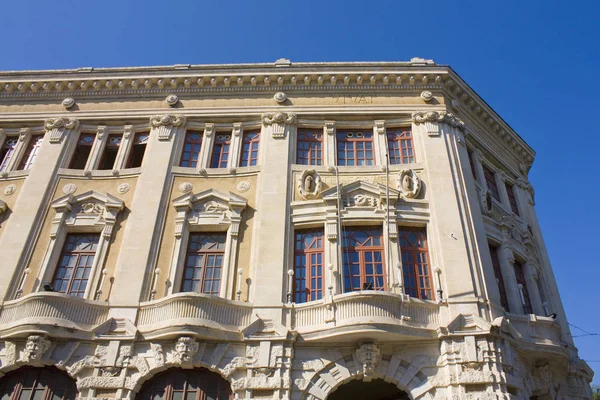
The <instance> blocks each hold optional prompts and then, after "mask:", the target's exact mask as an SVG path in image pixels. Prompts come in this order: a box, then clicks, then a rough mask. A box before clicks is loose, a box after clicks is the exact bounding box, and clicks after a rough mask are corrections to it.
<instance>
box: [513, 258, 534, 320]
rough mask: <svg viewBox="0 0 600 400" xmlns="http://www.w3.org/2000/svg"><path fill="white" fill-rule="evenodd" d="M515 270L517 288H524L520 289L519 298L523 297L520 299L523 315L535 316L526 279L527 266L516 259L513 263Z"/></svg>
mask: <svg viewBox="0 0 600 400" xmlns="http://www.w3.org/2000/svg"><path fill="white" fill-rule="evenodd" d="M513 269H514V271H515V279H516V281H517V287H518V286H519V285H521V287H522V288H518V289H520V290H519V296H522V297H520V298H519V303H521V306H522V308H523V313H524V314H535V312H534V311H533V305H532V303H531V296H530V295H529V290H528V288H527V279H526V278H525V265H524V263H522V262H520V261H519V260H516V259H515V261H514V263H513Z"/></svg>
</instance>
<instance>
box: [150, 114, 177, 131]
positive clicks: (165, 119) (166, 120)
mask: <svg viewBox="0 0 600 400" xmlns="http://www.w3.org/2000/svg"><path fill="white" fill-rule="evenodd" d="M183 125H185V116H183V115H173V114H165V115H154V116H152V117H150V126H151V127H153V128H159V127H161V126H164V127H171V126H175V127H179V126H183Z"/></svg>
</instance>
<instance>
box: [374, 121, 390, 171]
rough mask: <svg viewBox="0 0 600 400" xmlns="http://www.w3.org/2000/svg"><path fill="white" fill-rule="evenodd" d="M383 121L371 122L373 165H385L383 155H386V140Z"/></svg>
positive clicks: (385, 161)
mask: <svg viewBox="0 0 600 400" xmlns="http://www.w3.org/2000/svg"><path fill="white" fill-rule="evenodd" d="M385 136H386V129H385V121H384V120H376V121H373V154H374V156H375V164H374V165H384V166H385V165H387V160H386V157H385V155H386V154H387V150H388V149H387V138H386V137H385Z"/></svg>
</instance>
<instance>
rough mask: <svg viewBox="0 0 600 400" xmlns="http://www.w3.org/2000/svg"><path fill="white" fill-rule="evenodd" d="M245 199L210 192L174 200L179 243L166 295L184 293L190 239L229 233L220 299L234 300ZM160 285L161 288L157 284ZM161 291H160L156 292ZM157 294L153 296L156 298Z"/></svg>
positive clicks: (176, 245)
mask: <svg viewBox="0 0 600 400" xmlns="http://www.w3.org/2000/svg"><path fill="white" fill-rule="evenodd" d="M246 205H247V201H246V199H245V198H243V197H241V196H238V195H236V194H233V193H231V192H229V193H221V192H219V191H216V190H214V189H208V190H205V191H203V192H200V193H197V194H194V193H192V192H190V193H186V194H184V195H183V196H181V197H178V198H177V199H175V200H173V206H174V207H175V210H176V211H177V215H176V217H175V243H174V248H173V257H172V259H171V263H170V266H169V273H168V279H169V282H168V284H167V285H166V295H171V294H173V293H181V291H180V288H182V287H183V285H182V280H183V273H184V265H185V259H186V251H187V245H188V243H189V236H190V234H191V233H195V232H207V233H218V232H221V233H225V234H226V241H225V251H224V256H223V267H222V271H221V286H220V289H219V292H220V293H219V297H223V298H232V296H233V288H234V284H235V282H234V278H235V274H234V270H233V269H234V267H236V266H237V264H236V260H237V252H238V248H239V245H238V235H239V228H240V224H241V220H242V212H243V210H244V209H245V208H246ZM156 286H157V285H156ZM156 290H158V289H156ZM154 294H155V293H151V294H150V298H153V295H154Z"/></svg>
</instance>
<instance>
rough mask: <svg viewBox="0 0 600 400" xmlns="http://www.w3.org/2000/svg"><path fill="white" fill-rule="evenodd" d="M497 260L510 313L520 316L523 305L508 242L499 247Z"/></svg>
mask: <svg viewBox="0 0 600 400" xmlns="http://www.w3.org/2000/svg"><path fill="white" fill-rule="evenodd" d="M498 258H499V259H500V269H501V271H502V279H504V286H505V288H506V297H507V298H508V307H509V308H510V312H512V313H515V314H522V313H523V304H522V303H521V294H520V293H519V288H518V287H517V277H516V275H515V256H514V255H513V251H512V249H511V248H510V244H509V243H508V242H504V243H502V245H501V246H500V249H499V254H498Z"/></svg>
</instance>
